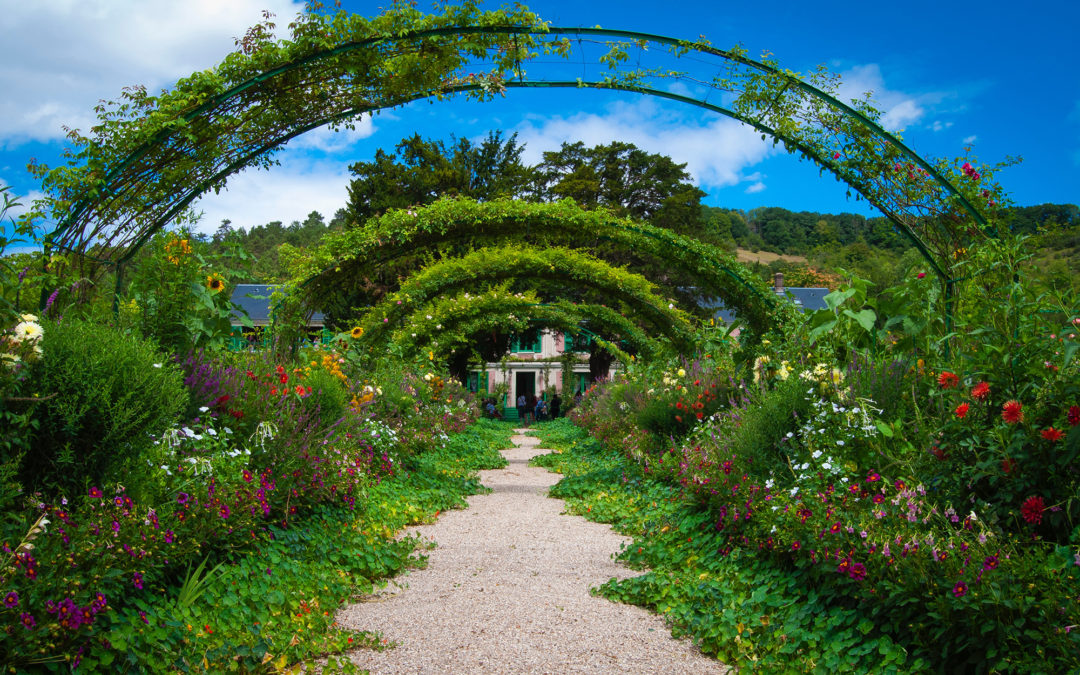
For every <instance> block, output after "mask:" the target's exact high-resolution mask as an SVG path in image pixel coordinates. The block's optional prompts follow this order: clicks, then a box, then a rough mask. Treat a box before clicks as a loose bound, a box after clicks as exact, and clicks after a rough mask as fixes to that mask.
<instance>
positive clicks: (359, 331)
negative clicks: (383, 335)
mask: <svg viewBox="0 0 1080 675" xmlns="http://www.w3.org/2000/svg"><path fill="white" fill-rule="evenodd" d="M363 334H364V329H363V328H361V327H360V326H356V327H355V328H353V329H352V331H350V332H349V335H350V336H352V339H354V340H356V339H357V338H359V337H360V336H361V335H363Z"/></svg>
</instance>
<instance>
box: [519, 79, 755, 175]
mask: <svg viewBox="0 0 1080 675" xmlns="http://www.w3.org/2000/svg"><path fill="white" fill-rule="evenodd" d="M515 130H516V131H517V132H518V139H519V140H520V141H521V142H523V143H525V152H524V153H523V159H524V161H526V162H527V163H531V164H535V163H538V162H540V160H541V159H542V156H543V153H544V151H547V150H557V149H558V148H559V146H560V145H561V144H562V143H563V142H570V143H573V142H577V141H581V142H583V143H584V144H585V145H586V146H593V145H600V144H606V143H611V142H613V141H622V142H625V143H633V144H634V145H636V146H637V147H639V148H641V149H643V150H646V151H648V152H654V153H659V154H664V155H668V156H670V157H671V158H672V159H674V160H675V161H676V162H678V163H680V164H681V163H683V162H685V163H686V170H687V171H688V172H689V173H690V175H691V177H692V178H693V180H694V181H695V182H696V183H697V184H698V185H700V186H702V188H703V189H706V190H708V188H710V187H713V188H716V187H724V186H728V185H735V184H737V183H739V182H742V181H745V180H752V179H748V178H747V177H745V176H744V175H743V171H744V170H745V169H747V168H748V167H751V166H753V165H755V164H757V163H759V162H761V161H762V160H764V159H765V158H766V157H768V156H769V155H771V154H773V152H774V151H773V148H772V143H771V142H766V141H763V140H761V137H760V136H761V135H760V134H759V133H758V132H757V131H755V130H754V129H753V128H752V127H749V126H746V125H743V124H741V123H739V122H736V121H735V120H732V119H729V118H726V117H719V116H718V117H717V118H715V119H712V120H707V119H706V120H701V119H696V118H691V117H688V116H686V115H685V114H683V113H681V112H673V111H671V110H669V109H666V108H663V107H661V106H660V105H658V104H657V103H656V102H655V101H650V100H642V101H639V102H634V103H623V102H620V103H615V104H612V105H609V106H607V108H606V110H605V111H604V113H602V114H595V113H577V114H574V115H570V116H568V117H561V116H553V117H541V116H532V117H530V118H529V119H527V120H526V121H525V122H523V123H521V124H519V125H518V126H517V128H516V129H515Z"/></svg>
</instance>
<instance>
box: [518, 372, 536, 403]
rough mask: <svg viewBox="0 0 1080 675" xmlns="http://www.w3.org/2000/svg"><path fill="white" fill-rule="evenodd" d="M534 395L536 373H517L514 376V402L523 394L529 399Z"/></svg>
mask: <svg viewBox="0 0 1080 675" xmlns="http://www.w3.org/2000/svg"><path fill="white" fill-rule="evenodd" d="M535 393H536V373H534V372H531V371H524V372H522V371H518V372H517V373H515V374H514V394H515V395H514V400H515V401H516V400H517V397H518V396H521V395H522V394H525V398H526V399H527V398H529V397H530V396H532V395H533V394H535Z"/></svg>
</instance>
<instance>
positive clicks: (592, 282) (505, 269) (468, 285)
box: [356, 247, 693, 352]
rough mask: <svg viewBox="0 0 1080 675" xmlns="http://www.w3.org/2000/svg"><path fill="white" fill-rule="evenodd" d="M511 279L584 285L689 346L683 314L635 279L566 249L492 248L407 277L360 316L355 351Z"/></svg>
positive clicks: (689, 330) (689, 328) (680, 344)
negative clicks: (450, 296) (460, 297)
mask: <svg viewBox="0 0 1080 675" xmlns="http://www.w3.org/2000/svg"><path fill="white" fill-rule="evenodd" d="M511 279H533V280H535V279H540V280H551V281H563V280H567V279H570V280H576V281H578V282H581V283H587V284H588V285H589V286H590V287H591V288H592V289H594V290H597V291H600V292H603V293H605V294H607V296H608V297H611V298H612V299H613V300H615V301H618V302H622V303H625V304H627V305H628V306H629V307H631V308H632V310H633V311H634V313H635V315H636V316H638V317H640V318H642V319H643V320H645V321H646V322H648V323H649V324H650V325H651V326H652V327H653V329H654V330H655V331H656V332H657V333H658V334H662V335H664V336H666V337H667V338H668V339H669V340H671V342H672V344H673V345H675V346H676V347H678V348H680V349H688V348H690V347H691V346H692V344H693V338H692V334H693V326H692V324H691V323H690V320H689V318H688V316H687V314H686V313H685V312H683V311H681V310H679V309H678V308H676V307H674V306H672V305H671V304H670V303H668V301H666V300H665V299H663V298H661V297H660V296H658V295H656V294H655V293H654V292H653V288H652V284H650V283H649V282H648V281H647V280H646V279H644V278H643V277H641V276H638V275H636V274H633V273H631V272H627V271H626V270H623V269H619V268H616V267H612V266H611V265H609V264H607V263H606V262H604V261H602V260H599V259H597V258H594V257H592V256H590V255H587V254H584V253H581V252H579V251H574V250H571V249H566V248H557V247H555V248H547V249H537V248H532V247H492V248H484V249H480V250H477V251H473V252H471V253H469V254H466V255H464V256H461V257H457V258H446V259H444V260H441V261H439V262H436V263H434V264H432V265H429V266H427V267H425V268H423V269H422V270H420V271H418V272H417V273H416V274H414V275H412V276H411V277H409V278H408V279H407V280H405V281H404V282H403V283H402V285H401V288H400V289H399V290H398V291H396V292H395V293H391V294H389V295H387V296H386V297H385V298H384V299H383V300H382V301H381V302H380V303H379V304H378V305H376V306H375V307H372V308H371V309H370V310H368V311H367V312H365V314H364V317H363V319H362V320H361V323H360V326H359V327H360V328H361V329H362V335H361V336H360V337H359V339H358V340H357V341H356V342H357V345H356V346H357V347H358V348H359V349H360V351H361V352H364V351H366V350H367V348H368V347H369V346H375V345H378V344H381V343H383V342H385V341H386V340H387V339H388V337H389V335H390V334H391V333H392V331H393V330H394V329H395V328H396V327H397V326H398V324H399V322H401V321H403V320H404V319H405V318H406V317H408V316H410V315H412V314H415V313H416V312H418V311H420V309H421V308H422V307H423V306H424V305H426V304H428V303H430V302H431V301H432V300H434V299H436V298H438V297H440V296H443V295H445V294H447V293H452V292H456V291H465V290H469V289H474V290H475V289H477V288H478V287H479V286H480V285H481V284H484V283H499V282H503V281H507V280H511ZM425 316H426V315H425Z"/></svg>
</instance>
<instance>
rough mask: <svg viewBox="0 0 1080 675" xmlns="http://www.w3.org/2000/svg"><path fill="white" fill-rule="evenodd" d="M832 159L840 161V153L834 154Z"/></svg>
mask: <svg viewBox="0 0 1080 675" xmlns="http://www.w3.org/2000/svg"><path fill="white" fill-rule="evenodd" d="M832 158H833V159H840V153H839V152H834V153H833V156H832Z"/></svg>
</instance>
